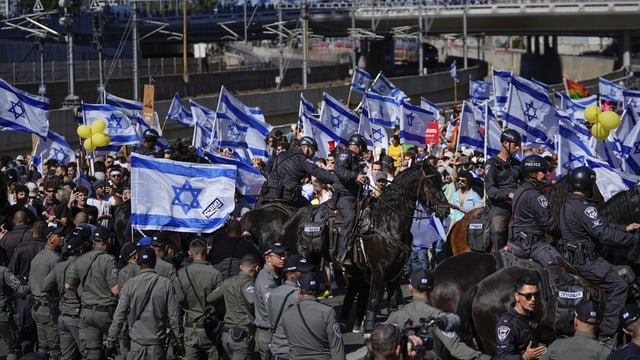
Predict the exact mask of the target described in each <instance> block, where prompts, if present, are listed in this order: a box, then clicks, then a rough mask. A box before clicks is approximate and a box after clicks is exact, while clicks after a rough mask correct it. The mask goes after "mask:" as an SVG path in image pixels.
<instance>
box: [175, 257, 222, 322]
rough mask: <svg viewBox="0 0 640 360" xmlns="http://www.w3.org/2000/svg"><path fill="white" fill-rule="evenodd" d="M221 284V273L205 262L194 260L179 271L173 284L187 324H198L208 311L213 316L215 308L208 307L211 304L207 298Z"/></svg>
mask: <svg viewBox="0 0 640 360" xmlns="http://www.w3.org/2000/svg"><path fill="white" fill-rule="evenodd" d="M189 280H191V281H189ZM221 283H222V275H221V274H220V271H218V270H216V269H214V268H213V266H211V264H209V262H207V261H204V260H194V261H193V263H191V264H189V265H188V266H185V267H183V268H182V269H180V270H179V271H178V276H177V277H176V278H175V279H174V280H173V284H174V287H175V290H176V295H177V296H178V301H179V302H180V304H182V307H183V309H184V312H185V320H184V321H185V324H186V323H195V322H198V321H199V320H200V319H201V318H202V317H203V316H204V314H205V313H206V312H207V311H209V313H211V314H213V307H212V306H209V305H208V303H210V302H209V301H207V300H206V297H207V295H208V294H209V293H210V292H212V291H213V290H215V289H217V288H218V287H219V286H220V284H221ZM185 326H188V325H185Z"/></svg>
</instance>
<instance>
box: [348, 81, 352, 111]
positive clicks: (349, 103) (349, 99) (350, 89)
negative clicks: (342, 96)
mask: <svg viewBox="0 0 640 360" xmlns="http://www.w3.org/2000/svg"><path fill="white" fill-rule="evenodd" d="M352 90H353V89H352V88H351V86H349V95H347V107H348V108H349V107H350V106H351V91H352Z"/></svg>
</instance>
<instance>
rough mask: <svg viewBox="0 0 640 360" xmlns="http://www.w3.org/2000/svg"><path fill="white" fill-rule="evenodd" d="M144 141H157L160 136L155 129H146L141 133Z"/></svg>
mask: <svg viewBox="0 0 640 360" xmlns="http://www.w3.org/2000/svg"><path fill="white" fill-rule="evenodd" d="M142 137H143V138H144V140H145V141H158V138H159V137H160V134H158V132H157V131H156V130H155V129H147V130H145V131H144V132H143V133H142Z"/></svg>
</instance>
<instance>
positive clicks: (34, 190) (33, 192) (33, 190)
mask: <svg viewBox="0 0 640 360" xmlns="http://www.w3.org/2000/svg"><path fill="white" fill-rule="evenodd" d="M25 185H26V186H27V188H29V197H30V198H34V197H37V196H38V185H36V183H34V182H28V183H26V184H25Z"/></svg>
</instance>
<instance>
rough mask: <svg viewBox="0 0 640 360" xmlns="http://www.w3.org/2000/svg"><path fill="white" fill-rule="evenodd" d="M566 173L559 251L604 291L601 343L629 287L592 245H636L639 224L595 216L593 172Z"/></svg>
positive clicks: (610, 333) (611, 328) (613, 324)
mask: <svg viewBox="0 0 640 360" xmlns="http://www.w3.org/2000/svg"><path fill="white" fill-rule="evenodd" d="M569 176H570V178H569V179H570V183H569V185H570V187H571V193H569V194H568V195H567V200H566V202H565V203H564V205H563V207H562V210H561V212H560V230H561V231H562V241H561V243H560V250H561V251H562V256H563V257H564V258H565V259H566V260H567V261H569V262H570V263H571V264H572V265H573V267H574V268H575V269H576V270H577V271H578V272H579V273H580V275H581V276H582V277H584V278H585V279H587V280H589V281H591V282H593V283H594V284H596V285H598V286H599V287H600V288H602V289H603V290H604V291H605V292H606V293H607V303H606V305H605V309H604V314H603V320H602V323H601V324H600V336H601V339H602V340H603V342H605V343H610V341H611V339H612V337H613V335H614V334H615V333H616V330H617V329H618V324H619V319H618V314H620V310H622V307H623V306H624V303H625V300H626V298H627V291H628V286H627V283H626V282H625V280H624V279H623V278H622V277H620V275H618V274H617V273H616V271H615V270H614V269H613V267H612V266H611V264H610V263H609V262H608V261H607V260H605V259H603V258H602V257H601V256H600V254H598V252H597V251H596V247H595V246H596V244H604V245H609V246H616V247H630V246H634V245H635V246H637V245H638V235H637V234H636V233H633V234H632V233H630V232H631V231H634V230H638V229H640V224H638V223H632V224H629V225H627V226H626V227H625V226H624V225H613V224H609V223H607V222H606V221H605V220H604V219H602V218H601V217H600V215H598V210H597V209H596V206H597V204H596V202H595V201H594V200H593V199H591V198H590V196H592V189H593V186H594V184H595V182H596V173H595V171H593V170H591V169H590V168H588V167H586V166H580V167H577V168H575V169H573V171H571V174H570V175H569Z"/></svg>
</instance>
